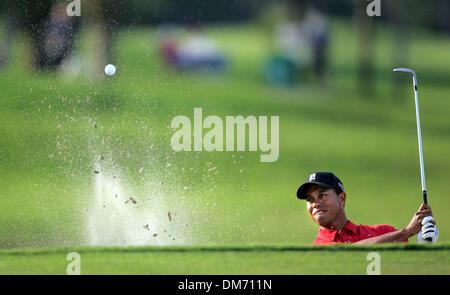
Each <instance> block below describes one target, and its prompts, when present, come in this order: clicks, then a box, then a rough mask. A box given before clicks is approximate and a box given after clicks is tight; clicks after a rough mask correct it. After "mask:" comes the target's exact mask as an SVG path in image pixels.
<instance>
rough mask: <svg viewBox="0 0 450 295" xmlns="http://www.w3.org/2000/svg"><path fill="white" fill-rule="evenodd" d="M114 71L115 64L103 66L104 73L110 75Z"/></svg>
mask: <svg viewBox="0 0 450 295" xmlns="http://www.w3.org/2000/svg"><path fill="white" fill-rule="evenodd" d="M115 73H116V66H114V65H112V64H109V65H107V66H106V67H105V74H106V75H108V76H112V75H114V74H115Z"/></svg>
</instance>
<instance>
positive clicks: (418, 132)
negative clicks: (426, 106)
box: [413, 75, 428, 204]
mask: <svg viewBox="0 0 450 295" xmlns="http://www.w3.org/2000/svg"><path fill="white" fill-rule="evenodd" d="M413 86H414V99H415V104H416V121H417V141H418V144H419V160H420V178H421V180H422V198H423V202H424V203H425V204H427V202H428V201H427V189H426V185H425V170H424V167H423V150H422V131H421V129H420V114H419V98H418V94H417V78H416V75H413Z"/></svg>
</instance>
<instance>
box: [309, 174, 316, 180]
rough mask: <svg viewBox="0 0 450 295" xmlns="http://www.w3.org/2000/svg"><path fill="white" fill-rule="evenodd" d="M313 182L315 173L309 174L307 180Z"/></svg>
mask: <svg viewBox="0 0 450 295" xmlns="http://www.w3.org/2000/svg"><path fill="white" fill-rule="evenodd" d="M313 180H316V173H313V174H311V175H310V176H309V180H308V181H310V182H311V181H313Z"/></svg>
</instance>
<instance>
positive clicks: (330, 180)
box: [297, 172, 344, 199]
mask: <svg viewBox="0 0 450 295" xmlns="http://www.w3.org/2000/svg"><path fill="white" fill-rule="evenodd" d="M311 184H317V185H318V186H321V187H326V188H335V189H336V190H337V191H338V193H341V192H344V185H343V184H342V181H340V180H339V178H337V176H336V175H334V174H333V173H332V172H314V173H313V174H311V175H310V176H309V178H308V180H307V181H306V182H305V183H304V184H302V185H301V186H300V187H299V188H298V190H297V198H299V199H306V191H307V190H308V187H309V186H310V185H311Z"/></svg>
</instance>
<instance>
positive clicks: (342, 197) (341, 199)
mask: <svg viewBox="0 0 450 295" xmlns="http://www.w3.org/2000/svg"><path fill="white" fill-rule="evenodd" d="M338 198H339V202H340V204H341V206H342V207H343V208H344V207H345V201H346V200H347V194H346V193H345V192H341V193H340V194H339V195H338Z"/></svg>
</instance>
